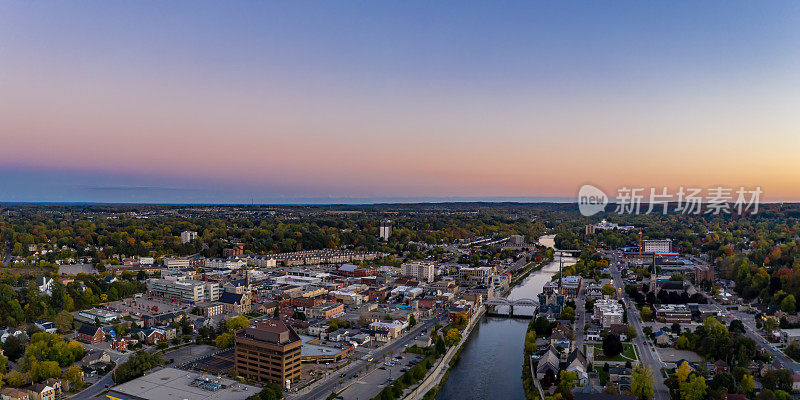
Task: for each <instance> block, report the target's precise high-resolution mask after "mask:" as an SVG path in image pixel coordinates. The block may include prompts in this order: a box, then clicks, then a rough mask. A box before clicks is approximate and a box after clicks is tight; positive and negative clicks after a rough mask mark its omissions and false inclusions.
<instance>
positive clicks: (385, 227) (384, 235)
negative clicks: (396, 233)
mask: <svg viewBox="0 0 800 400" xmlns="http://www.w3.org/2000/svg"><path fill="white" fill-rule="evenodd" d="M391 236H392V221H389V220H385V221H381V226H380V233H379V238H380V239H381V240H383V241H385V242H386V241H389V238H390V237H391Z"/></svg>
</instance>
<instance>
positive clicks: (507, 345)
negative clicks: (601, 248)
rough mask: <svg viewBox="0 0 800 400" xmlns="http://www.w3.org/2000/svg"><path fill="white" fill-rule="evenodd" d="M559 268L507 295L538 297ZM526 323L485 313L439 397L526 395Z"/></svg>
mask: <svg viewBox="0 0 800 400" xmlns="http://www.w3.org/2000/svg"><path fill="white" fill-rule="evenodd" d="M553 239H554V236H553V235H549V236H542V237H541V238H539V242H540V243H542V244H544V245H546V246H549V247H553V246H554V241H553ZM565 265H567V264H566V262H565ZM556 272H558V261H554V262H552V263H550V264H548V265H546V266H545V267H544V268H542V269H541V270H539V271H536V272H534V273H531V275H530V276H528V277H527V278H526V279H525V280H524V281H522V283H521V284H519V285H517V286H516V287H514V288H513V289H512V290H511V293H509V295H508V298H509V299H520V298H532V299H535V298H536V295H538V294H539V293H541V292H542V287H543V286H544V284H545V283H547V282H549V281H550V280H551V279H552V277H553V275H554V274H555V273H556ZM520 311H522V310H520ZM516 312H517V310H515V313H516ZM527 326H528V320H527V319H514V318H504V317H488V316H485V317H483V319H482V320H481V321H480V323H479V324H478V326H476V327H475V329H474V330H473V331H472V335H470V338H469V340H468V341H467V342H466V343H465V344H464V348H463V349H462V351H461V356H460V357H459V359H458V361H457V362H456V365H455V366H454V367H453V369H452V370H451V371H450V377H449V378H448V379H447V382H445V384H444V386H442V388H441V390H439V393H438V394H437V395H436V398H437V399H440V400H448V399H457V400H488V399H491V400H506V399H508V400H518V399H524V398H525V393H524V391H523V390H522V362H523V356H524V353H523V351H522V345H523V342H524V340H525V331H526V329H527Z"/></svg>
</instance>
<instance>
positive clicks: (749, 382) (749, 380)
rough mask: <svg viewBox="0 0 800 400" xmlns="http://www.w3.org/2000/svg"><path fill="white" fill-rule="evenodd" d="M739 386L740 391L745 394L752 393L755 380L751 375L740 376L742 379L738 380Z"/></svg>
mask: <svg viewBox="0 0 800 400" xmlns="http://www.w3.org/2000/svg"><path fill="white" fill-rule="evenodd" d="M739 386H741V387H742V391H743V392H744V393H745V394H752V393H753V392H754V391H755V390H756V381H755V379H753V376H752V375H745V376H743V377H742V381H741V382H739Z"/></svg>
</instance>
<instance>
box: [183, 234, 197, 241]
mask: <svg viewBox="0 0 800 400" xmlns="http://www.w3.org/2000/svg"><path fill="white" fill-rule="evenodd" d="M195 239H197V232H195V231H183V232H181V243H189V242H191V241H192V240H195Z"/></svg>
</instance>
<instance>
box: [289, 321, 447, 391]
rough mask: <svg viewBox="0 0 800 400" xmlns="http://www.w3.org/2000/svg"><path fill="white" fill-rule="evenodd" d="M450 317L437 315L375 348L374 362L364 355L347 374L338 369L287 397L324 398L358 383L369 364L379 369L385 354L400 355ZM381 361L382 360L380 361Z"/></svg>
mask: <svg viewBox="0 0 800 400" xmlns="http://www.w3.org/2000/svg"><path fill="white" fill-rule="evenodd" d="M447 318H448V315H447V314H446V313H445V314H444V315H437V316H436V317H433V318H431V319H428V320H427V321H425V322H423V323H421V324H418V325H417V326H416V327H414V328H413V329H412V330H411V331H409V332H407V333H406V334H404V335H403V336H401V337H400V338H399V339H396V340H395V341H394V342H392V343H389V344H388V345H385V346H383V347H381V348H379V349H375V350H373V351H372V352H371V353H370V354H374V357H373V358H374V362H373V363H370V362H369V361H367V360H364V359H363V358H365V357H362V358H361V359H358V360H355V361H353V362H351V363H350V364H349V365H348V366H347V367H345V368H343V370H344V371H345V376H344V377H341V376H340V373H341V372H340V371H336V372H334V373H331V374H329V375H328V376H326V377H325V378H322V379H321V380H320V381H318V382H316V383H314V386H313V387H312V388H311V389H309V390H306V391H303V390H301V391H300V392H298V393H294V394H290V395H288V396H287V398H289V399H292V400H315V399H324V398H326V397H328V395H330V394H331V393H332V392H333V391H334V390H336V391H339V390H342V389H344V388H346V387H347V386H349V385H351V384H353V383H356V382H357V381H358V380H361V379H363V375H364V374H366V373H367V372H368V371H367V368H366V367H367V366H368V365H369V364H372V368H371V369H370V371H371V370H373V369H377V368H378V367H380V366H381V365H383V357H382V356H383V355H384V354H394V355H399V354H401V353H402V352H403V350H404V349H405V345H406V344H410V343H412V342H413V341H414V338H415V336H416V335H417V334H418V333H420V332H422V331H423V330H430V328H431V327H432V326H433V325H435V324H436V322H441V321H444V320H446V319H447ZM378 361H380V362H378ZM358 370H363V372H362V374H361V376H359V377H358V378H359V379H356V380H354V379H353V378H354V376H355V375H358V374H359V373H358ZM340 380H344V381H345V382H344V383H343V384H342V385H340V384H339V381H340ZM379 391H380V388H377V387H376V388H375V394H377V393H378V392H379Z"/></svg>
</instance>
